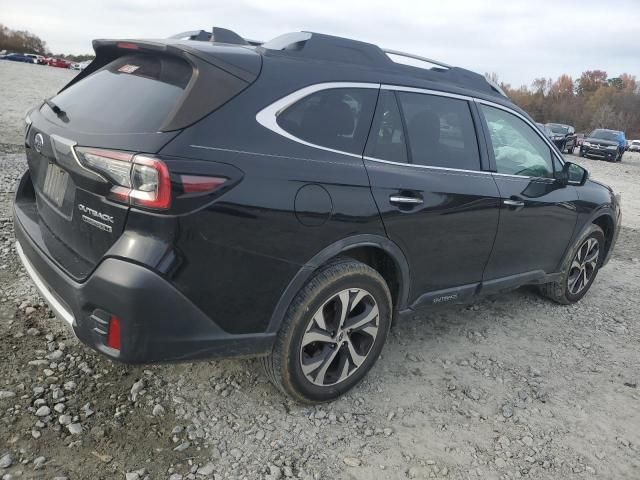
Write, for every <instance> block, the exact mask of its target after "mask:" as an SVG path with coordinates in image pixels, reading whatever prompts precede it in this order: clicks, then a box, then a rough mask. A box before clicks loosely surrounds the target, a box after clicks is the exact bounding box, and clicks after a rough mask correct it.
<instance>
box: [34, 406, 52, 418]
mask: <svg viewBox="0 0 640 480" xmlns="http://www.w3.org/2000/svg"><path fill="white" fill-rule="evenodd" d="M50 413H51V409H50V408H49V407H47V406H46V405H42V406H41V407H40V408H38V410H36V416H37V417H46V416H47V415H49V414H50Z"/></svg>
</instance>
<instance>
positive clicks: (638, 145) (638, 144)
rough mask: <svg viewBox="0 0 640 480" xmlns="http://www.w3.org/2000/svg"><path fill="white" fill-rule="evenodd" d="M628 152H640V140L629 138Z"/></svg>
mask: <svg viewBox="0 0 640 480" xmlns="http://www.w3.org/2000/svg"><path fill="white" fill-rule="evenodd" d="M629 151H630V152H640V140H631V143H630V144H629Z"/></svg>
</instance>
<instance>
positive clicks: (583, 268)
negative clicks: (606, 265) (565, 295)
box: [567, 237, 600, 295]
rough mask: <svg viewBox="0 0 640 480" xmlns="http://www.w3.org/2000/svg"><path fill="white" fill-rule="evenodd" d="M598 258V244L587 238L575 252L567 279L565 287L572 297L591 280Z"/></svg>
mask: <svg viewBox="0 0 640 480" xmlns="http://www.w3.org/2000/svg"><path fill="white" fill-rule="evenodd" d="M599 258H600V242H598V240H597V239H596V238H593V237H592V238H588V239H587V240H586V241H585V242H584V243H583V244H582V245H581V246H580V248H579V249H578V251H577V252H576V255H575V257H574V258H573V261H572V262H571V267H570V268H569V277H568V278H567V287H568V288H569V292H570V293H571V294H572V295H578V294H579V293H580V292H582V290H584V289H585V287H586V286H587V285H589V282H590V281H591V279H592V278H593V276H594V274H595V272H596V269H597V267H598V259H599Z"/></svg>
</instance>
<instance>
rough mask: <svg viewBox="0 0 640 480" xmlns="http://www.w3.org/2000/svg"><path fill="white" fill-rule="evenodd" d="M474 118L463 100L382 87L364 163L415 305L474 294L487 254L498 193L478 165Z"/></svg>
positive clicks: (493, 224) (476, 120)
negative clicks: (408, 269)
mask: <svg viewBox="0 0 640 480" xmlns="http://www.w3.org/2000/svg"><path fill="white" fill-rule="evenodd" d="M478 121H479V118H478V117H476V118H474V116H473V115H472V109H471V106H470V104H469V102H468V101H467V100H463V99H457V98H450V97H446V96H440V95H430V94H429V95H427V94H423V93H416V92H407V91H397V92H393V91H389V90H384V89H383V90H382V91H381V95H380V98H379V100H378V108H377V110H376V114H375V117H374V122H373V126H372V130H371V132H370V134H369V141H368V143H367V148H366V151H365V165H366V168H367V172H368V174H369V178H370V182H371V187H372V192H373V195H374V198H375V201H376V203H377V205H378V208H379V210H380V212H381V214H382V219H383V222H384V225H385V228H386V230H387V234H388V236H389V237H390V238H391V240H393V241H394V242H395V243H396V244H397V245H398V246H399V247H400V248H401V249H402V250H403V252H404V254H405V255H406V257H407V260H408V261H409V265H411V272H410V274H411V288H410V303H413V304H414V306H418V305H422V304H431V303H441V302H444V301H454V300H461V299H464V298H465V297H468V296H470V295H471V294H473V293H474V292H475V290H476V288H477V286H478V284H479V282H480V281H481V279H482V272H483V270H484V268H485V265H486V262H487V260H488V258H489V255H490V253H491V248H492V245H493V242H494V239H495V235H496V231H497V226H498V211H499V192H498V189H497V187H496V184H495V182H494V180H493V177H492V176H491V173H489V172H487V171H483V170H482V169H481V154H480V152H481V151H482V150H483V149H481V148H480V146H479V144H478V138H477V136H476V124H477V122H478ZM482 145H483V146H484V144H482ZM482 157H484V154H483V155H482ZM484 160H485V161H486V158H484Z"/></svg>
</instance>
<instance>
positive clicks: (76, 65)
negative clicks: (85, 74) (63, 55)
mask: <svg viewBox="0 0 640 480" xmlns="http://www.w3.org/2000/svg"><path fill="white" fill-rule="evenodd" d="M90 63H91V60H85V61H84V62H77V63H72V64H71V66H70V67H69V68H70V69H71V70H84V69H85V68H86V67H87V65H89V64H90Z"/></svg>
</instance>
